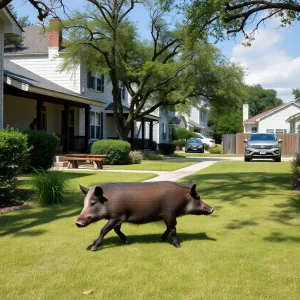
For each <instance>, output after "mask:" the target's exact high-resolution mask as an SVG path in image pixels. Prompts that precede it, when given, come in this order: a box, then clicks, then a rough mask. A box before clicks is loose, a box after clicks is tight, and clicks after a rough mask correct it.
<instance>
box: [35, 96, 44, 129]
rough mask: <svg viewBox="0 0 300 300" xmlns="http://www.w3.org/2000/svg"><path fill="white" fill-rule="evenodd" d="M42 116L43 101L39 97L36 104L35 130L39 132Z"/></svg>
mask: <svg viewBox="0 0 300 300" xmlns="http://www.w3.org/2000/svg"><path fill="white" fill-rule="evenodd" d="M42 115H43V101H42V99H41V98H40V97H39V98H38V99H37V102H36V128H37V130H41V129H43V128H42Z"/></svg>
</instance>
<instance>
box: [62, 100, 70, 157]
mask: <svg viewBox="0 0 300 300" xmlns="http://www.w3.org/2000/svg"><path fill="white" fill-rule="evenodd" d="M64 114H65V118H64V129H65V132H64V133H63V134H64V136H65V138H64V145H63V147H64V152H65V153H69V151H70V133H69V115H70V103H69V102H67V103H66V104H65V105H64Z"/></svg>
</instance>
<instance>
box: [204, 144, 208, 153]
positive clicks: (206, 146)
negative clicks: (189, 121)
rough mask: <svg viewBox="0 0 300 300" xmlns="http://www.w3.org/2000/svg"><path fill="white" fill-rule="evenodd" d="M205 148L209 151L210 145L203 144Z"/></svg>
mask: <svg viewBox="0 0 300 300" xmlns="http://www.w3.org/2000/svg"><path fill="white" fill-rule="evenodd" d="M203 146H204V150H206V151H209V145H208V144H205V143H203Z"/></svg>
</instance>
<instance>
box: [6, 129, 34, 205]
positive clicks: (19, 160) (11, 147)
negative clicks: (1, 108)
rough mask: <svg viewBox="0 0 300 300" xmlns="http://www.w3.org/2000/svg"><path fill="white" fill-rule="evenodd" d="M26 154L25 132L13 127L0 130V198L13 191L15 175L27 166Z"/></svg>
mask: <svg viewBox="0 0 300 300" xmlns="http://www.w3.org/2000/svg"><path fill="white" fill-rule="evenodd" d="M28 156H29V155H28V147H27V137H26V135H25V134H23V133H21V132H19V131H18V130H16V129H13V128H12V129H10V128H7V129H5V130H2V131H0V188H1V190H0V198H1V196H3V195H4V196H5V198H7V196H8V195H7V194H8V193H9V194H10V193H11V192H13V191H14V189H15V185H16V181H17V176H18V175H19V174H20V172H22V171H23V170H24V169H26V168H27V166H28V162H29V159H28ZM5 200H6V201H7V200H8V199H5ZM1 202H2V201H1Z"/></svg>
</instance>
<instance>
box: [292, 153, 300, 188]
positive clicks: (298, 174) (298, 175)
mask: <svg viewBox="0 0 300 300" xmlns="http://www.w3.org/2000/svg"><path fill="white" fill-rule="evenodd" d="M291 167H292V185H293V186H294V187H296V188H299V187H300V154H295V157H294V158H293V160H292V162H291Z"/></svg>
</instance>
